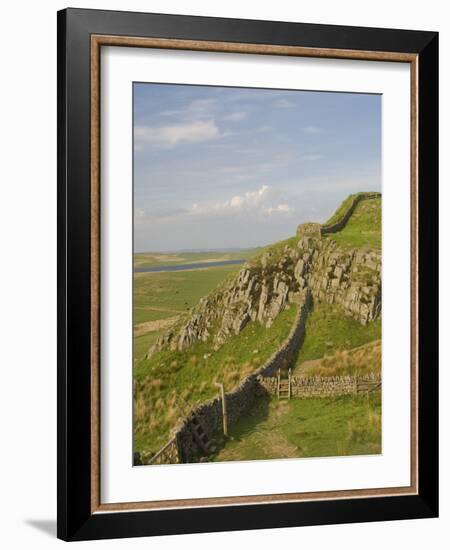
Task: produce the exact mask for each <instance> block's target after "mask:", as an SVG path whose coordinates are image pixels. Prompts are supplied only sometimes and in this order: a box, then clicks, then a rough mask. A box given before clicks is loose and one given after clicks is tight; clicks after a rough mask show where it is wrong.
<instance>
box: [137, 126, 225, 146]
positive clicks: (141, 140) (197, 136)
mask: <svg viewBox="0 0 450 550" xmlns="http://www.w3.org/2000/svg"><path fill="white" fill-rule="evenodd" d="M220 137H223V136H222V135H221V133H220V131H219V128H218V127H217V125H216V123H215V122H214V121H213V120H205V121H200V120H198V121H195V122H186V123H182V124H172V125H167V126H159V127H156V126H137V127H135V129H134V139H135V143H136V147H137V148H138V149H142V148H143V146H144V145H153V146H157V147H158V146H159V147H174V146H175V145H178V144H179V143H199V142H202V141H211V140H214V139H218V138H220Z"/></svg>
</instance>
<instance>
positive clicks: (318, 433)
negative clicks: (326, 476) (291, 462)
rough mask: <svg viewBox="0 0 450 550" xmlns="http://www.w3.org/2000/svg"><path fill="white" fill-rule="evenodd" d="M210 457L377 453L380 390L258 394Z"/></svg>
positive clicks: (284, 456) (219, 460)
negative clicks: (303, 395) (278, 395)
mask: <svg viewBox="0 0 450 550" xmlns="http://www.w3.org/2000/svg"><path fill="white" fill-rule="evenodd" d="M229 432H230V433H229V435H230V436H231V438H232V439H230V440H228V441H227V442H226V444H225V446H224V447H223V448H222V449H220V450H219V451H218V452H217V454H216V455H215V456H214V457H212V460H213V461H215V462H223V461H229V460H258V459H274V458H295V457H325V456H344V455H346V456H351V455H363V454H379V453H380V452H381V395H380V392H379V391H378V392H374V393H372V394H369V395H368V396H366V395H347V396H339V397H328V398H321V399H319V398H317V399H316V398H309V399H296V398H294V399H291V400H290V401H278V400H277V399H276V398H261V399H259V400H258V401H257V403H256V405H255V407H254V408H253V410H252V411H251V413H250V414H249V415H247V416H246V417H244V418H241V419H240V420H239V421H238V422H237V423H236V424H235V425H234V426H232V427H231V429H230V431H229Z"/></svg>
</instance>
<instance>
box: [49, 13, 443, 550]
mask: <svg viewBox="0 0 450 550" xmlns="http://www.w3.org/2000/svg"><path fill="white" fill-rule="evenodd" d="M57 21H58V129H57V131H58V532H57V534H58V537H59V538H61V539H64V540H88V539H101V538H113V537H138V536H149V535H166V534H180V533H202V532H211V531H229V530H244V529H261V528H266V529H267V528H276V527H290V526H302V525H322V524H329V523H352V522H368V521H386V520H397V519H412V518H431V517H436V516H437V515H438V34H437V33H435V32H422V31H409V30H392V29H376V28H361V27H344V26H332V25H316V24H302V23H281V22H273V21H253V20H232V19H222V18H210V17H192V16H174V15H162V14H148V13H130V12H117V11H101V10H85V9H66V10H62V11H60V12H58V19H57ZM92 35H113V36H122V37H125V36H132V37H151V38H170V39H182V40H195V41H219V42H230V43H245V44H265V45H267V44H269V45H279V46H301V47H304V48H327V49H328V48H329V49H339V50H347V51H350V50H352V51H366V52H370V51H378V52H380V51H381V52H403V53H409V54H415V55H417V60H418V76H417V78H418V117H417V127H418V131H417V138H418V174H419V177H418V211H417V218H418V226H417V227H418V281H419V284H418V317H417V323H418V337H419V346H418V364H419V370H418V380H417V384H418V480H419V482H418V493H417V494H416V495H404V496H387V497H386V496H383V497H378V498H343V499H338V500H332V499H330V500H315V501H309V502H283V503H265V504H249V505H244V506H242V505H227V506H219V507H214V506H204V507H199V508H175V509H157V510H150V511H148V510H147V511H145V510H142V511H126V510H125V511H121V512H114V513H108V512H102V513H92V507H91V486H92V483H93V480H92V472H91V439H90V434H91V429H92V424H91V420H92V419H91V368H90V365H91V352H92V349H91V324H90V323H91V321H90V319H91V317H90V316H91V276H90V273H91V261H92V257H91V248H90V239H91V226H90V216H91V202H90V201H91V195H90V191H91V187H90V181H91V172H90V170H91V165H90V160H91V149H90V131H91V118H90V117H91V114H90V113H91V111H90V107H91V104H90V101H91V99H90V97H91V96H90V82H91V76H90V75H91V73H90V63H91V36H92ZM421 366H423V367H424V368H420V367H421Z"/></svg>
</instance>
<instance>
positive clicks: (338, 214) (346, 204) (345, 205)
mask: <svg viewBox="0 0 450 550" xmlns="http://www.w3.org/2000/svg"><path fill="white" fill-rule="evenodd" d="M357 195H359V193H353V194H352V195H349V196H348V197H347V198H346V199H344V200H343V201H342V202H341V204H340V205H339V207H338V208H337V209H336V210H335V212H334V214H333V215H332V216H331V218H328V220H327V221H326V222H325V223H324V224H323V225H333V224H334V223H337V222H338V221H339V220H340V219H341V218H342V216H343V215H344V214H345V213H346V212H347V210H348V209H349V208H350V205H351V204H352V202H353V199H354V198H355V197H356V196H357Z"/></svg>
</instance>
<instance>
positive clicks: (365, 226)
mask: <svg viewBox="0 0 450 550" xmlns="http://www.w3.org/2000/svg"><path fill="white" fill-rule="evenodd" d="M333 218H334V216H333ZM333 218H332V219H333ZM326 238H327V239H333V240H335V241H336V242H337V243H338V244H340V245H341V246H343V247H351V248H356V247H361V248H375V249H377V250H381V199H369V200H363V201H361V202H360V203H359V204H358V205H357V206H356V208H355V211H354V212H353V215H352V217H351V218H350V220H349V221H348V223H347V225H346V226H345V227H344V229H342V231H339V232H338V233H332V234H330V235H328V236H327V237H326Z"/></svg>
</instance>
